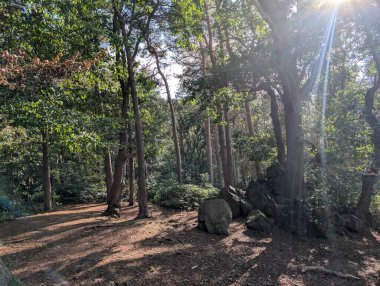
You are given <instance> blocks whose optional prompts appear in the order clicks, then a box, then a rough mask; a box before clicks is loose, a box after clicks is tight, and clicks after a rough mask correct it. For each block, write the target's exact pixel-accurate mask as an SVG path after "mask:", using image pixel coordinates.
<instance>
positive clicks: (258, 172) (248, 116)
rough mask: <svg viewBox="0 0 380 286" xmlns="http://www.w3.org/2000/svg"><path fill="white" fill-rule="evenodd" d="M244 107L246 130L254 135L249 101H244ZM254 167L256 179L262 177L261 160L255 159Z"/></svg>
mask: <svg viewBox="0 0 380 286" xmlns="http://www.w3.org/2000/svg"><path fill="white" fill-rule="evenodd" d="M244 108H245V114H246V117H245V119H246V121H247V126H248V132H249V135H250V136H254V135H255V130H254V128H253V122H252V115H251V106H250V105H249V101H245V102H244ZM255 169H256V179H259V178H261V177H263V171H262V167H261V162H260V161H258V160H256V161H255Z"/></svg>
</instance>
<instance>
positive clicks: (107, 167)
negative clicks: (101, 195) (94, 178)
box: [104, 150, 112, 204]
mask: <svg viewBox="0 0 380 286" xmlns="http://www.w3.org/2000/svg"><path fill="white" fill-rule="evenodd" d="M104 171H105V174H106V187H107V204H108V203H110V193H111V188H112V158H111V153H110V151H109V150H107V151H106V155H105V157H104Z"/></svg>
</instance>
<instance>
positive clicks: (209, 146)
mask: <svg viewBox="0 0 380 286" xmlns="http://www.w3.org/2000/svg"><path fill="white" fill-rule="evenodd" d="M210 125H211V124H210V117H207V118H206V123H205V135H206V136H205V137H206V156H207V173H208V180H209V182H210V183H211V184H214V172H213V169H212V166H213V164H212V142H211V126H210Z"/></svg>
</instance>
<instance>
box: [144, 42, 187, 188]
mask: <svg viewBox="0 0 380 286" xmlns="http://www.w3.org/2000/svg"><path fill="white" fill-rule="evenodd" d="M149 51H150V52H151V53H152V54H153V55H154V57H155V59H156V65H157V70H158V73H159V74H160V75H161V78H162V80H163V81H164V84H165V89H166V95H167V100H168V104H169V110H170V119H171V125H172V136H173V142H174V150H175V157H176V167H177V168H176V172H177V180H178V182H179V183H182V162H181V153H180V148H179V142H178V132H177V120H176V115H175V112H174V106H173V101H172V97H171V94H170V88H169V83H168V81H167V78H166V76H165V74H164V73H163V72H162V70H161V66H160V61H159V59H158V55H157V52H156V51H155V50H154V48H152V47H150V48H149Z"/></svg>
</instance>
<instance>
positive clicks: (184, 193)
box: [149, 181, 219, 210]
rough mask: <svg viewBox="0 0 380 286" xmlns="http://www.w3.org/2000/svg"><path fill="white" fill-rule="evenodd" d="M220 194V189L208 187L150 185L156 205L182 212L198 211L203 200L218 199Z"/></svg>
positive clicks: (169, 183) (175, 184)
mask: <svg viewBox="0 0 380 286" xmlns="http://www.w3.org/2000/svg"><path fill="white" fill-rule="evenodd" d="M218 193H219V190H218V189H216V188H214V187H212V186H208V185H206V186H205V187H200V186H196V185H191V184H178V183H177V182H173V181H169V182H165V183H151V184H150V185H149V197H150V199H151V200H152V201H153V202H154V203H157V204H159V205H160V206H162V207H165V208H174V209H181V210H193V209H196V208H198V207H199V204H200V203H201V202H202V201H203V200H205V199H208V198H212V197H216V196H217V195H218Z"/></svg>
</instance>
